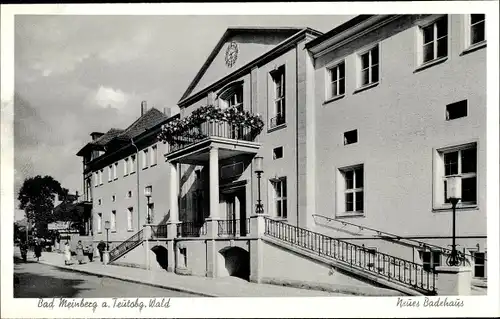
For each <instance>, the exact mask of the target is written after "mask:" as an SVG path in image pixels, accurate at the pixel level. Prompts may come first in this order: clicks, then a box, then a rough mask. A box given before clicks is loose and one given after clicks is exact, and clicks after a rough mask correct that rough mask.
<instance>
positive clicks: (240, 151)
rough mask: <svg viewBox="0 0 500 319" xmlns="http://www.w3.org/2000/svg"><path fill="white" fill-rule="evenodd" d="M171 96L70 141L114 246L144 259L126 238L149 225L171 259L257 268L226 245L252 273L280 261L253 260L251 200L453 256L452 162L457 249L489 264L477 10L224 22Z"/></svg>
mask: <svg viewBox="0 0 500 319" xmlns="http://www.w3.org/2000/svg"><path fill="white" fill-rule="evenodd" d="M178 106H179V108H180V114H179V115H178V116H175V117H168V116H166V115H165V114H162V113H161V112H159V111H157V110H156V109H152V110H150V111H148V112H147V113H145V114H143V116H141V118H140V119H139V120H138V121H137V122H136V123H134V124H132V125H131V126H130V127H129V128H127V129H125V130H116V129H112V130H110V131H108V132H107V133H106V134H101V133H93V134H92V135H93V141H92V142H90V143H89V144H87V145H86V146H85V147H84V148H83V149H82V150H81V151H80V152H79V153H78V155H79V156H82V157H83V158H84V181H85V195H86V196H88V198H89V199H91V200H92V202H93V217H94V224H93V232H94V238H95V241H99V240H102V239H104V238H105V237H104V236H105V233H104V229H103V227H104V226H103V223H104V221H106V220H109V221H110V229H111V234H110V240H111V241H113V242H115V243H116V245H118V244H119V243H120V242H123V243H124V244H122V246H120V247H123V248H119V249H118V248H117V250H120V249H121V250H120V251H121V252H120V253H116V254H115V255H114V256H115V257H116V259H119V258H121V257H122V256H125V257H124V258H127V255H126V253H127V252H128V251H129V250H130V251H131V252H130V253H129V254H128V255H129V257H130V256H135V257H134V258H139V259H140V258H142V257H143V256H144V253H134V252H133V251H132V250H133V249H135V247H136V246H137V245H138V244H135V243H136V242H139V240H138V239H134V240H128V241H127V240H126V239H127V238H129V237H131V236H132V235H134V236H136V235H135V234H137V233H138V231H139V230H141V227H142V226H143V224H144V225H145V224H151V225H153V226H152V227H153V228H151V231H152V232H153V236H152V237H151V238H155V240H156V246H154V247H153V248H155V249H156V251H155V254H156V258H157V260H158V254H159V252H160V251H161V253H162V254H167V255H168V256H166V257H165V259H168V261H167V262H165V267H164V268H166V269H167V270H170V271H178V272H182V273H188V274H194V275H202V276H205V275H206V276H220V275H224V274H225V275H234V274H236V273H238V272H245V271H246V272H247V275H246V276H243V277H246V278H248V275H249V274H248V272H250V279H252V271H253V270H250V271H249V270H248V269H246V270H245V267H246V266H245V267H243V266H241V265H236V266H234V267H232V268H231V267H230V268H231V269H227V260H228V259H233V260H237V259H238V258H239V260H240V264H241V263H243V264H245V265H247V266H248V267H247V268H250V269H260V270H259V271H260V272H261V273H265V271H264V270H262V268H266V267H268V266H266V267H264V266H263V265H264V264H265V265H270V264H269V263H272V262H274V261H272V260H273V259H266V260H267V263H264V262H260V261H259V262H257V261H255V260H256V259H258V260H260V259H259V258H262V257H258V256H260V255H259V254H260V253H259V251H262V248H261V247H262V246H259V245H261V243H256V242H253V241H252V240H254V239H255V238H256V237H255V236H254V235H255V234H254V233H253V231H254V230H256V229H258V227H257V226H255V227H257V228H255V227H254V226H252V225H253V224H252V223H251V221H250V218H251V217H252V216H255V215H256V213H255V212H256V204H257V203H259V202H258V200H259V199H260V203H262V207H263V210H264V213H265V215H266V216H267V218H268V219H269V220H271V222H267V221H266V227H267V226H269V225H271V224H272V221H275V222H278V223H280V224H279V225H285V226H279V227H281V228H283V229H287V231H290V230H291V231H292V232H293V233H294V234H300V236H299V235H295V236H298V237H301V236H302V237H303V236H306V235H304V234H312V233H311V231H313V232H314V234H316V235H314V236H315V237H314V238H322V239H321V240H323V241H324V239H325V238H326V239H327V241H328V240H329V241H330V243H331V241H332V240H342V242H343V243H348V244H349V245H354V246H355V247H357V248H355V249H363V250H366V251H368V252H369V254H374V256H375V254H377V253H378V252H380V253H385V254H391V255H392V256H394V258H399V260H404V262H406V261H408V262H409V263H412V264H415V265H419V266H418V267H421V268H422V267H423V268H422V269H423V270H422V271H424V270H425V271H427V272H432V269H434V267H435V266H438V265H444V264H445V263H446V258H447V256H448V255H449V247H448V246H449V245H450V243H451V238H450V236H451V233H452V229H451V218H452V209H451V204H450V203H449V201H448V199H447V196H446V194H445V190H446V184H445V183H446V177H448V176H452V175H453V176H459V177H460V180H461V183H462V196H461V197H462V200H461V202H460V203H459V204H458V207H457V235H458V239H457V240H458V241H457V243H458V244H459V250H460V251H461V252H462V253H463V256H464V258H465V259H466V260H465V261H464V263H467V264H470V265H471V266H472V268H473V276H474V277H476V278H478V279H481V278H485V277H486V273H487V272H486V249H487V247H486V197H485V193H486V34H485V19H484V15H374V16H368V15H361V16H357V17H356V18H354V19H352V20H350V21H348V22H346V23H344V24H343V25H340V26H339V27H337V28H335V29H333V30H331V31H329V32H327V33H325V34H322V33H321V32H318V31H316V30H312V29H309V28H304V29H300V28H272V29H269V28H229V29H228V30H227V31H226V33H225V34H224V35H223V36H222V38H221V40H220V41H219V43H217V44H216V46H215V48H214V49H213V51H212V53H211V54H210V56H209V57H208V59H207V61H206V62H205V63H204V65H203V66H202V68H201V69H200V71H199V72H198V74H197V75H196V77H195V78H194V80H193V81H192V82H191V84H190V85H189V87H188V88H187V90H186V92H185V93H184V94H183V96H182V97H181V99H180V101H179V102H178ZM146 123H147V124H146ZM144 128H146V130H144ZM162 141H164V142H167V143H166V144H165V147H163V146H162V145H163V144H162V143H161V142H162ZM134 145H135V146H134ZM256 158H261V159H262V162H256ZM257 163H259V165H257ZM260 163H263V165H262V169H261V167H260ZM257 166H259V167H257ZM256 171H258V174H256ZM137 173H138V174H140V178H136V177H137V175H135V174H137ZM148 186H151V188H147V187H148ZM144 190H147V191H146V193H144V194H143V193H142V192H143V191H144ZM149 193H151V194H152V195H151V196H149V197H145V196H144V195H145V194H149ZM148 201H149V204H148ZM147 216H150V217H151V218H150V219H148V218H147ZM163 224H166V225H169V226H168V227H170V228H168V234H167V232H165V234H164V236H159V235H158V233H157V232H159V229H160V228H158V225H163ZM286 225H289V226H286ZM287 227H288V228H287ZM290 227H293V228H290ZM281 228H280V229H281ZM265 231H266V233H267V232H269V228H266V230H265ZM318 234H319V235H318ZM137 236H139V235H137ZM137 236H136V237H133V238H139V237H137ZM140 236H146V238H149V237H147V236H149V233H148V235H143V234H142V233H141V235H140ZM307 236H312V235H307ZM318 236H319V237H318ZM321 236H323V237H321ZM325 236H326V237H325ZM298 237H294V238H295V239H297V238H298ZM302 237H301V238H302ZM141 238H142V237H141ZM207 239H210V240H207ZM226 239H227V241H225V240H226ZM295 239H294V240H295ZM141 240H142V239H141ZM165 240H166V241H165ZM146 242H147V240H146ZM161 242H164V244H161ZM235 242H236V243H235ZM161 245H164V247H163V248H161V249H160V248H158V247H160V246H161ZM321 245H323V244H321ZM346 245H347V244H346ZM226 246H227V247H226ZM306 246H307V245H306ZM306 246H304V247H306ZM354 246H353V247H354ZM235 247H239V248H238V249H239V250H238V249H236V248H235ZM252 247H254V248H252ZM259 247H260V248H259ZM307 247H308V248H310V247H309V246H307ZM321 247H323V246H321ZM359 247H362V248H359ZM145 248H146V255H147V254H148V250H149V248H150V247H149V246H147V245H146V247H145ZM272 249H275V248H272ZM318 249H319V248H318ZM323 249H324V248H320V250H319V252H320V254H321V253H324V250H323ZM238 251H240V252H238ZM241 251H246V253H241ZM230 252H231V253H230ZM231 254H233V255H231ZM238 254H239V255H238ZM241 254H246V256H247V257H245V258H246V259H244V258H243V257H241V256H242V255H241ZM276 254H277V255H280V256H281V254H282V252H280V253H276ZM231 256H232V257H231ZM234 256H237V257H238V256H239V257H238V258H236V257H234ZM283 256H285V255H283ZM287 256H288V255H287ZM233 257H234V258H233ZM257 257H258V258H257ZM147 258H154V255H152V257H147ZM283 258H285V257H283ZM308 258H309V257H308ZM350 258H352V256H351V257H350ZM394 258H393V260H392V262H393V263H394ZM122 259H123V258H122ZM129 259H130V260H131V259H133V258H132V257H130V258H129ZM224 260H226V269H225V270H224V269H223V268H224V267H223V264H224ZM242 260H244V261H242ZM287 260H288V259H287ZM276 262H278V261H276ZM290 262H292V261H290ZM148 263H149V262H148ZM292 263H293V262H292ZM360 265H361V264H360ZM162 267H163V265H162ZM360 267H361V266H360ZM370 267H372V266H370ZM415 267H417V266H415ZM268 268H273V267H271V266H269V267H268ZM292 268H293V267H292ZM403 271H406V270H403ZM284 272H286V271H284ZM271 273H272V272H271ZM278 275H279V274H274V275H272V276H278ZM293 275H296V276H298V275H297V274H292V275H290V276H292V277H293ZM269 276H271V275H269ZM318 276H319V275H318ZM325 276H326V275H325ZM327 277H328V276H326V277H325V278H327ZM339 278H340V277H339ZM325 280H328V279H325ZM339 280H340V279H339ZM342 280H343V279H342Z"/></svg>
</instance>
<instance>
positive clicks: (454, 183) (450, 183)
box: [446, 175, 462, 266]
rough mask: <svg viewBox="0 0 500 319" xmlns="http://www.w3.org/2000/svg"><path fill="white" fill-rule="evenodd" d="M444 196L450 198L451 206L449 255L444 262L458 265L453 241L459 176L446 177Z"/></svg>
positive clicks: (460, 181)
mask: <svg viewBox="0 0 500 319" xmlns="http://www.w3.org/2000/svg"><path fill="white" fill-rule="evenodd" d="M446 197H447V199H449V200H450V202H451V206H452V208H453V222H452V228H453V235H452V245H451V255H450V256H449V257H448V259H447V261H446V262H447V264H448V266H458V265H459V264H460V259H459V258H458V252H457V246H456V243H455V239H456V238H455V228H456V227H455V221H456V207H457V203H458V202H459V201H460V199H461V198H462V178H461V177H460V176H456V175H453V176H448V177H447V178H446Z"/></svg>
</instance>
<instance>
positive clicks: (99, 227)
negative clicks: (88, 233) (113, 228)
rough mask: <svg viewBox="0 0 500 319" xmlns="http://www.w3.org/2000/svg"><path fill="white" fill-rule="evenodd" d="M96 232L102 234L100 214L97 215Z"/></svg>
mask: <svg viewBox="0 0 500 319" xmlns="http://www.w3.org/2000/svg"><path fill="white" fill-rule="evenodd" d="M97 232H98V233H101V232H102V213H97Z"/></svg>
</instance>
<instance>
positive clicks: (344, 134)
mask: <svg viewBox="0 0 500 319" xmlns="http://www.w3.org/2000/svg"><path fill="white" fill-rule="evenodd" d="M353 132H355V133H356V141H355V142H350V143H347V139H346V134H347V133H353ZM342 137H343V140H344V146H348V145H352V144H357V143H359V133H358V129H354V130H349V131H345V132H344V133H343V134H342Z"/></svg>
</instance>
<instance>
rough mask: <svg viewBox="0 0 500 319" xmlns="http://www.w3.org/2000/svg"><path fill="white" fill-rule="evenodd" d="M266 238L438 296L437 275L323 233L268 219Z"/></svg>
mask: <svg viewBox="0 0 500 319" xmlns="http://www.w3.org/2000/svg"><path fill="white" fill-rule="evenodd" d="M264 233H265V234H266V235H267V236H270V237H274V238H276V239H279V240H282V241H285V242H288V243H290V244H292V245H295V246H298V247H301V248H303V249H306V250H309V251H312V252H314V253H317V254H318V255H320V256H326V257H329V258H333V259H336V260H339V261H342V262H345V263H347V264H348V265H349V266H350V267H352V268H358V269H362V270H364V271H367V272H370V273H374V274H377V275H379V276H384V277H386V278H387V279H388V280H391V281H396V282H400V283H402V284H406V285H410V286H412V287H413V288H414V289H416V290H418V291H421V292H425V293H427V294H436V285H435V283H436V273H435V272H434V271H433V269H430V270H426V269H424V267H423V265H420V264H417V263H414V262H412V261H408V260H405V259H402V258H399V257H394V256H391V255H388V254H385V253H381V252H378V251H373V250H370V249H367V248H365V247H364V246H359V245H356V244H351V243H349V242H346V241H342V240H339V239H336V238H333V237H329V236H326V235H324V234H321V233H317V232H313V231H310V230H307V229H304V228H300V227H297V226H293V225H290V224H286V223H283V222H280V221H276V220H273V219H269V218H267V217H265V232H264Z"/></svg>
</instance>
